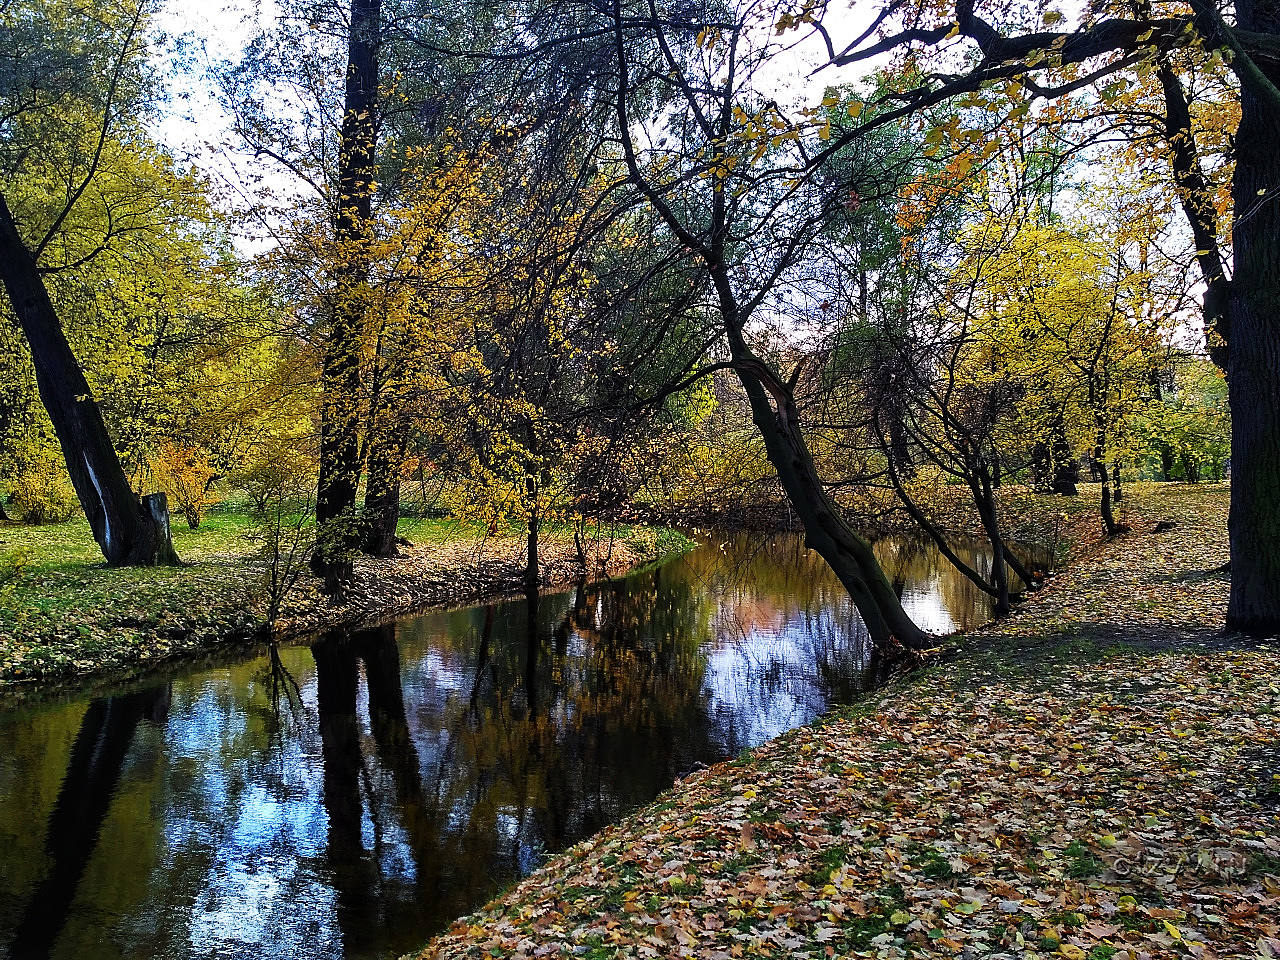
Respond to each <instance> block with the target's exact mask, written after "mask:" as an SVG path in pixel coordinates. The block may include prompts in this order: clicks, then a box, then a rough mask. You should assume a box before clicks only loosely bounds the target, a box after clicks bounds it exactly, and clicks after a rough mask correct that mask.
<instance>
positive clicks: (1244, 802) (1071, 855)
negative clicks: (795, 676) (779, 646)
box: [421, 486, 1280, 960]
mask: <svg viewBox="0 0 1280 960" xmlns="http://www.w3.org/2000/svg"><path fill="white" fill-rule="evenodd" d="M1227 496H1228V494H1227V490H1226V489H1225V488H1223V487H1205V488H1189V487H1173V486H1157V487H1153V488H1148V489H1147V490H1144V491H1143V492H1142V494H1141V496H1140V497H1131V499H1130V502H1129V503H1128V505H1127V510H1128V517H1127V520H1128V523H1129V524H1130V526H1131V527H1132V532H1130V533H1129V534H1126V535H1124V536H1122V537H1119V538H1117V539H1115V540H1112V541H1109V542H1106V543H1105V544H1102V545H1100V546H1099V547H1098V549H1097V550H1096V551H1094V552H1093V553H1092V554H1090V555H1088V556H1086V557H1084V558H1082V559H1080V560H1079V561H1078V562H1077V563H1076V564H1075V565H1074V566H1073V567H1072V568H1071V569H1070V570H1068V571H1067V572H1066V573H1063V574H1061V575H1059V576H1058V577H1056V578H1055V579H1054V580H1053V581H1051V583H1050V585H1049V586H1048V587H1046V588H1045V589H1044V590H1043V591H1041V592H1040V594H1039V595H1037V596H1036V597H1034V598H1033V599H1031V600H1029V601H1028V602H1027V603H1025V604H1024V605H1023V606H1022V608H1021V609H1020V610H1019V612H1018V613H1017V614H1015V616H1013V617H1011V618H1009V619H1007V620H1005V621H1003V622H1001V623H999V624H996V625H993V626H990V627H988V628H985V629H983V630H980V631H977V632H976V633H974V634H971V635H969V636H968V637H964V638H957V639H956V642H954V643H952V644H951V645H949V647H948V651H947V652H946V653H945V655H944V656H943V657H942V658H940V660H939V662H937V663H935V664H933V665H932V666H930V667H928V668H926V669H924V670H921V671H918V672H916V673H914V674H911V675H910V676H908V677H905V678H903V679H900V680H898V681H896V682H895V683H893V684H891V685H890V686H889V687H887V688H885V689H883V690H881V691H879V692H877V693H875V694H873V695H871V696H869V697H868V698H867V699H866V700H864V701H862V702H860V703H859V704H857V705H856V706H854V707H851V708H846V709H843V710H840V711H837V712H835V713H833V714H832V715H830V716H828V717H826V718H823V719H822V720H821V721H819V722H817V723H814V724H812V725H810V726H807V727H802V728H800V729H797V730H794V731H792V732H791V733H789V734H785V735H783V736H781V737H779V738H777V739H775V740H773V741H770V742H769V743H767V744H765V745H764V746H762V747H760V748H759V749H757V750H755V751H753V752H751V753H749V754H746V755H744V756H743V757H740V758H739V759H737V760H733V761H729V762H726V763H722V764H718V765H716V766H715V767H713V768H711V769H709V770H705V771H700V772H698V773H695V774H693V775H691V776H690V777H688V778H687V779H685V780H683V781H681V782H680V783H679V784H677V786H676V787H675V788H674V789H672V790H671V791H669V792H668V793H667V794H665V795H663V796H662V797H660V798H659V799H658V800H657V801H656V802H655V803H653V804H651V805H649V806H648V807H646V808H644V809H643V810H641V811H639V812H638V813H636V814H635V815H633V816H632V817H630V818H628V819H626V820H624V821H623V822H621V823H619V824H617V825H616V826H613V827H610V828H607V829H606V830H604V831H602V832H601V833H599V834H597V835H596V836H595V837H593V838H591V839H590V840H588V841H586V842H584V843H581V844H579V845H577V846H576V847H574V848H572V849H570V850H569V851H567V852H566V853H564V854H562V855H560V856H557V857H555V858H553V859H552V860H551V861H550V862H548V863H547V864H546V865H545V866H544V867H543V868H542V869H541V870H539V871H537V872H536V873H534V874H533V875H531V876H530V877H529V878H528V879H526V880H525V881H524V882H522V883H520V884H519V885H518V886H517V887H515V888H514V889H513V890H512V891H511V892H510V893H508V894H507V895H506V896H504V897H502V898H500V899H498V900H495V901H494V902H492V903H491V904H489V905H488V906H486V907H485V908H484V909H482V910H481V911H479V912H477V913H475V914H473V915H472V916H470V917H467V918H464V919H462V920H460V921H458V922H457V923H456V924H455V925H454V927H453V928H452V929H451V930H450V931H449V932H448V933H447V934H445V935H443V936H441V937H439V938H437V939H436V940H435V941H433V942H432V943H431V944H429V945H428V946H427V947H426V948H425V950H424V951H423V952H422V954H421V956H422V957H424V958H459V957H534V956H564V957H570V956H572V957H586V958H590V960H603V958H612V957H615V956H626V957H668V956H698V957H715V958H730V957H741V956H769V957H814V958H819V957H829V956H838V955H848V954H858V955H865V956H877V957H902V956H906V955H908V954H929V955H944V956H945V955H953V956H965V957H970V956H978V955H983V954H990V955H994V956H1005V957H1014V956H1017V957H1023V958H1026V960H1035V958H1037V957H1049V956H1055V957H1066V958H1068V960H1086V958H1087V960H1111V958H1114V957H1121V958H1125V960H1130V958H1132V960H1142V958H1148V957H1185V956H1193V957H1199V958H1205V960H1209V958H1216V957H1229V956H1230V957H1262V958H1270V957H1277V956H1280V929H1278V923H1280V681H1278V680H1277V679H1276V678H1277V676H1280V644H1277V643H1276V642H1274V641H1272V642H1257V641H1250V640H1246V639H1244V638H1238V637H1231V636H1225V635H1222V634H1221V633H1220V632H1219V631H1218V629H1217V624H1218V623H1220V622H1221V617H1222V613H1223V610H1224V608H1225V602H1226V596H1227V589H1228V582H1227V579H1226V577H1225V575H1224V574H1222V573H1221V572H1220V567H1221V564H1222V563H1223V562H1224V561H1225V559H1226V510H1227ZM1161 521H1166V522H1168V523H1172V524H1173V526H1172V527H1171V528H1165V529H1163V530H1162V532H1159V533H1157V532H1155V531H1156V529H1157V525H1158V524H1159V523H1160V522H1161Z"/></svg>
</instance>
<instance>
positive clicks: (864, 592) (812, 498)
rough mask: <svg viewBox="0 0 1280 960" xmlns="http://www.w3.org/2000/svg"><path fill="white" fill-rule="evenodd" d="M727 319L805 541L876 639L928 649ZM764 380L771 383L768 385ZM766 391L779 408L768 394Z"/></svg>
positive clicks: (781, 398) (783, 400)
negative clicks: (835, 578) (838, 582)
mask: <svg viewBox="0 0 1280 960" xmlns="http://www.w3.org/2000/svg"><path fill="white" fill-rule="evenodd" d="M726 326H727V327H728V329H729V330H730V331H731V333H730V344H731V348H732V350H733V355H734V360H735V363H736V365H735V370H736V372H737V374H738V379H739V381H741V383H742V386H743V389H744V390H745V391H746V394H747V399H748V401H749V402H750V404H751V418H752V420H753V421H754V423H755V425H756V428H757V429H758V430H759V431H760V436H761V438H762V439H763V440H764V445H765V451H766V453H767V454H768V457H769V462H770V464H772V465H773V468H774V470H775V471H776V472H777V474H778V482H779V483H780V484H781V485H782V489H783V491H785V493H786V494H787V499H788V500H789V501H790V502H791V505H792V507H793V508H794V509H795V511H796V515H797V516H798V517H799V518H800V522H801V523H802V524H803V526H804V534H805V544H806V545H807V546H808V547H809V548H810V549H811V550H813V551H814V552H815V553H817V554H818V555H819V556H820V557H822V559H823V560H825V561H826V562H827V565H828V566H830V567H831V570H832V572H833V573H834V574H835V575H836V577H837V578H838V579H839V580H840V583H841V584H842V585H843V586H844V588H845V589H846V590H848V591H849V596H850V598H851V599H852V600H853V602H854V604H855V605H856V606H857V608H858V613H859V614H861V615H862V620H863V622H864V623H865V624H866V626H867V631H868V633H869V634H870V636H871V640H872V642H873V643H874V644H875V645H876V646H877V647H886V646H891V645H892V643H893V642H894V641H895V640H896V641H897V642H898V643H900V644H901V645H902V646H903V647H905V648H907V649H908V650H923V649H927V648H928V647H930V646H931V645H932V638H931V637H930V636H929V635H928V634H927V633H925V632H924V631H923V630H921V629H920V628H919V627H918V626H916V624H915V623H914V622H913V621H912V619H911V617H909V616H908V615H907V612H906V611H905V610H904V609H903V608H902V601H901V600H900V599H899V598H898V596H897V594H895V593H894V591H893V585H892V584H891V583H889V579H888V578H887V577H886V576H885V575H884V571H883V570H882V569H881V568H880V563H879V561H877V560H876V556H875V553H874V552H873V551H872V549H871V544H869V543H868V542H867V541H866V540H864V539H862V537H860V536H858V534H857V533H856V532H855V531H854V530H853V528H852V527H850V526H849V524H848V523H846V522H845V520H844V518H843V517H842V516H841V515H840V510H839V508H838V507H837V506H836V505H835V503H834V502H833V501H832V499H831V497H830V496H829V495H828V493H827V491H826V488H825V487H824V486H823V485H822V479H821V477H819V476H818V470H817V467H816V465H815V464H814V462H813V456H812V454H811V453H810V452H809V447H808V445H807V444H806V442H805V439H804V435H803V433H802V431H801V429H800V423H799V413H798V411H797V409H796V404H795V400H794V398H793V397H792V396H791V395H790V392H789V390H788V389H787V388H786V385H784V384H780V383H778V382H777V380H776V378H775V377H773V376H772V375H771V372H769V371H767V370H766V369H764V367H763V365H762V364H761V362H760V361H759V360H758V359H757V358H756V357H754V356H753V355H752V354H751V351H750V349H749V348H748V347H747V346H746V344H745V342H744V341H743V340H742V337H741V335H740V334H737V335H735V333H734V332H733V331H736V326H735V325H733V324H732V323H730V324H726ZM766 383H768V384H769V387H770V388H771V389H769V390H766V386H765V384H766ZM770 393H772V394H773V397H774V401H775V402H776V404H777V406H776V408H775V405H774V403H773V402H770Z"/></svg>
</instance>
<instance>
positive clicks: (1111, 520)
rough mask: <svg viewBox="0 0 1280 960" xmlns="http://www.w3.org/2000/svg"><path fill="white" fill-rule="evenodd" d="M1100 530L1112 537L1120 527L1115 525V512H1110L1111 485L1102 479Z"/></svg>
mask: <svg viewBox="0 0 1280 960" xmlns="http://www.w3.org/2000/svg"><path fill="white" fill-rule="evenodd" d="M1101 512H1102V532H1103V533H1105V534H1106V535H1107V536H1108V537H1114V536H1115V535H1116V534H1117V533H1119V532H1120V528H1119V527H1118V526H1117V525H1116V517H1115V514H1114V513H1112V512H1111V487H1110V486H1108V485H1107V483H1106V482H1105V481H1104V482H1103V484H1102V506H1101Z"/></svg>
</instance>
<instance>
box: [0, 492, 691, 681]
mask: <svg viewBox="0 0 1280 960" xmlns="http://www.w3.org/2000/svg"><path fill="white" fill-rule="evenodd" d="M255 524H256V522H255V520H254V518H253V517H252V516H250V515H249V513H248V512H247V511H246V510H244V509H227V508H226V507H223V508H221V509H215V510H214V511H213V512H211V513H210V514H209V515H208V516H207V517H205V518H204V520H203V521H202V522H201V524H200V526H199V528H198V529H196V530H191V529H190V528H189V527H188V526H187V525H186V523H185V522H183V521H182V520H181V518H175V521H174V525H173V528H172V532H173V542H174V547H175V548H176V550H177V552H178V556H179V557H181V558H182V561H183V565H182V566H180V567H147V568H138V567H125V568H108V567H107V566H106V565H105V564H104V563H103V559H102V554H101V552H100V551H99V549H98V545H97V543H96V542H95V541H94V539H93V535H92V532H91V531H90V529H89V524H88V523H87V522H86V521H85V520H84V518H83V517H77V518H75V519H72V520H68V521H66V522H63V523H53V524H45V525H39V526H36V525H27V524H18V523H0V688H2V687H3V685H4V684H5V682H6V681H13V680H26V679H31V678H41V679H44V678H49V679H52V678H58V677H63V676H67V675H70V674H85V673H92V672H94V671H95V670H99V669H106V668H111V669H115V668H119V667H122V666H129V665H131V664H133V663H137V662H139V661H143V660H151V659H154V658H156V657H166V656H170V655H172V654H174V653H180V652H183V651H184V650H186V649H188V648H189V649H191V650H196V649H199V648H202V647H207V646H209V645H210V644H211V643H213V642H216V641H217V640H218V639H220V638H222V637H226V636H245V635H249V634H252V633H253V632H254V631H255V630H256V629H257V628H258V627H259V626H260V624H259V623H258V621H257V619H256V618H257V615H256V614H255V613H253V612H251V611H252V609H254V606H255V605H254V603H253V597H254V595H255V594H256V593H257V592H258V589H259V573H258V572H257V571H258V567H257V565H256V564H255V563H254V558H255V555H256V554H257V552H258V549H259V545H258V543H257V542H256V540H255V538H254V537H253V530H254V527H255ZM398 530H399V533H400V535H401V536H403V537H405V538H406V539H408V540H410V541H411V542H413V543H415V544H419V545H422V546H439V545H443V544H446V543H450V542H456V541H475V540H477V539H480V538H482V537H484V536H485V535H486V533H487V530H486V528H485V527H484V526H483V525H482V524H479V523H476V522H472V521H463V520H458V519H454V518H449V517H444V518H439V517H430V518H424V517H405V518H402V519H401V521H400V524H399V527H398ZM588 532H589V533H594V532H595V530H594V529H591V530H589V531H588ZM612 533H613V535H614V536H615V537H617V538H618V539H620V540H636V541H637V542H636V543H635V544H633V546H636V547H639V548H641V549H642V551H643V553H644V555H646V556H654V557H656V556H659V555H662V554H665V553H672V552H677V551H681V550H685V549H688V546H689V542H688V541H687V540H685V539H684V538H683V537H681V536H680V535H679V534H678V533H676V532H675V531H666V530H661V529H645V528H639V527H632V526H618V527H616V528H614V530H613V531H612ZM494 536H496V537H497V538H498V539H500V540H510V541H516V542H521V541H522V540H523V538H524V532H523V530H522V529H521V528H520V527H518V526H516V525H511V526H509V527H506V528H504V529H501V530H498V531H497V532H496V533H495V534H494ZM572 536H573V528H572V527H571V526H570V525H568V524H548V525H546V526H545V527H544V529H543V538H542V539H543V541H544V542H556V541H561V542H563V541H568V540H571V539H572ZM641 541H643V542H641Z"/></svg>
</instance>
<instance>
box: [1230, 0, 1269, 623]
mask: <svg viewBox="0 0 1280 960" xmlns="http://www.w3.org/2000/svg"><path fill="white" fill-rule="evenodd" d="M1236 15H1237V18H1238V23H1239V28H1240V29H1241V30H1245V31H1254V32H1257V33H1266V34H1270V35H1272V36H1275V35H1277V34H1280V0H1241V2H1239V3H1238V4H1237V5H1236ZM1257 65H1258V67H1259V69H1260V70H1261V71H1262V73H1263V74H1264V75H1265V76H1266V78H1267V79H1268V80H1270V82H1271V83H1272V84H1273V85H1280V65H1277V64H1276V62H1275V61H1266V60H1259V61H1258V62H1257ZM1277 144H1280V103H1277V102H1276V101H1275V99H1274V98H1273V96H1271V95H1269V94H1268V93H1267V92H1266V91H1265V90H1260V89H1258V87H1257V85H1255V84H1252V83H1249V82H1242V84H1241V92H1240V127H1239V130H1238V132H1237V135H1236V167H1235V180H1234V182H1233V184H1232V192H1233V201H1234V208H1235V229H1234V254H1235V273H1234V275H1233V276H1232V279H1231V296H1230V303H1231V310H1230V316H1231V323H1230V338H1231V339H1230V342H1229V347H1230V363H1229V368H1228V383H1229V386H1230V401H1231V451H1232V454H1231V472H1232V476H1231V519H1230V524H1229V525H1230V532H1231V599H1230V602H1229V604H1228V606H1227V626H1228V627H1229V628H1232V629H1236V630H1243V631H1247V632H1250V633H1262V634H1275V633H1280V149H1277Z"/></svg>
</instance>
